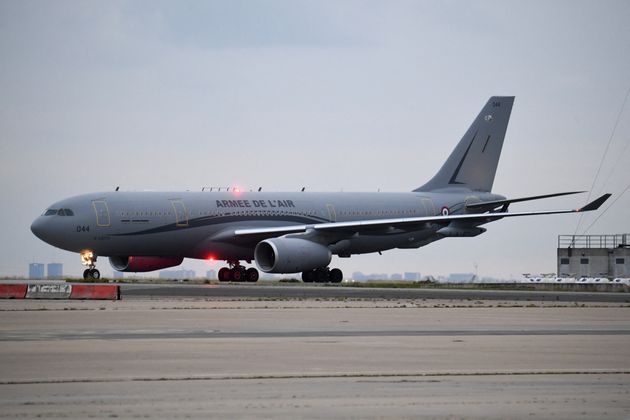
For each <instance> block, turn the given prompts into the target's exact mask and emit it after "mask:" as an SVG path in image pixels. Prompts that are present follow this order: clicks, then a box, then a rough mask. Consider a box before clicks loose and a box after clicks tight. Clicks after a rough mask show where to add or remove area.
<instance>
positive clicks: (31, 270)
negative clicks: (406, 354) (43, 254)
mask: <svg viewBox="0 0 630 420" xmlns="http://www.w3.org/2000/svg"><path fill="white" fill-rule="evenodd" d="M44 267H45V266H44V264H42V263H32V264H29V265H28V278H29V279H33V280H42V279H43V278H44Z"/></svg>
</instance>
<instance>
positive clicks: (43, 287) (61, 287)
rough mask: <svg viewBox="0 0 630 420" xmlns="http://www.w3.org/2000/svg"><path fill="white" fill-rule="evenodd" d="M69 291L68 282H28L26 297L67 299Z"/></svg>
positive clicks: (70, 288) (70, 287)
mask: <svg viewBox="0 0 630 420" xmlns="http://www.w3.org/2000/svg"><path fill="white" fill-rule="evenodd" d="M70 292H72V285H70V284H29V285H28V287H27V289H26V299H68V298H69V297H70Z"/></svg>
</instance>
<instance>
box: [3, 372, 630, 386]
mask: <svg viewBox="0 0 630 420" xmlns="http://www.w3.org/2000/svg"><path fill="white" fill-rule="evenodd" d="M543 375H630V370H623V369H620V370H609V369H607V370H598V369H586V370H522V371H514V372H506V371H495V372H492V371H487V372H406V373H400V372H382V373H298V374H280V375H274V374H269V375H218V376H214V375H199V376H159V377H158V376H156V377H135V378H66V379H41V380H23V381H20V380H16V381H0V386H2V385H49V384H72V383H86V384H89V383H125V382H171V381H230V380H237V381H238V380H245V381H249V380H265V379H270V380H271V379H280V380H281V379H334V378H339V379H353V378H354V379H369V378H414V377H415V378H431V377H435V378H441V377H474V376H543Z"/></svg>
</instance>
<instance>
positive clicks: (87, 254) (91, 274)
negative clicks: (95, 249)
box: [81, 251, 101, 280]
mask: <svg viewBox="0 0 630 420" xmlns="http://www.w3.org/2000/svg"><path fill="white" fill-rule="evenodd" d="M81 264H83V265H85V266H87V267H88V268H87V270H85V271H84V272H83V278H84V279H85V280H98V279H100V278H101V272H100V271H98V270H97V269H96V255H94V253H92V251H83V252H82V253H81Z"/></svg>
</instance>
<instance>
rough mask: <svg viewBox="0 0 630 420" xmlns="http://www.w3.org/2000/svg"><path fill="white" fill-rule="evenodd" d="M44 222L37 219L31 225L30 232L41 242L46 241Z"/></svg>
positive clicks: (40, 218)
mask: <svg viewBox="0 0 630 420" xmlns="http://www.w3.org/2000/svg"><path fill="white" fill-rule="evenodd" d="M46 231H47V229H46V221H45V220H43V218H42V217H38V218H37V219H35V221H33V224H32V225H31V232H33V234H34V235H35V236H37V237H38V238H39V239H41V240H42V241H44V242H45V241H46Z"/></svg>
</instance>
